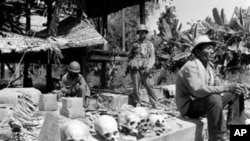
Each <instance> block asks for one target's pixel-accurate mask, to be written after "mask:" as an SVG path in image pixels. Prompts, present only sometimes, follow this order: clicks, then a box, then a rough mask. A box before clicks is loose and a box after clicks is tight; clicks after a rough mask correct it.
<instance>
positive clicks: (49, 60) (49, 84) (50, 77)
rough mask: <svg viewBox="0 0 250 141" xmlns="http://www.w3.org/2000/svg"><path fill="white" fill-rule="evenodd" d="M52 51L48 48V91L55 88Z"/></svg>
mask: <svg viewBox="0 0 250 141" xmlns="http://www.w3.org/2000/svg"><path fill="white" fill-rule="evenodd" d="M51 55H52V54H51V51H50V50H48V53H47V57H48V60H47V66H46V85H47V86H46V89H47V92H49V91H51V90H52V89H53V83H52V76H51V74H52V62H51Z"/></svg>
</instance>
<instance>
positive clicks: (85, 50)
mask: <svg viewBox="0 0 250 141" xmlns="http://www.w3.org/2000/svg"><path fill="white" fill-rule="evenodd" d="M87 59H88V48H83V50H82V55H81V71H82V74H83V77H84V78H85V79H86V77H87V65H88V61H87Z"/></svg>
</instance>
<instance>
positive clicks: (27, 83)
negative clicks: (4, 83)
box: [23, 62, 32, 87]
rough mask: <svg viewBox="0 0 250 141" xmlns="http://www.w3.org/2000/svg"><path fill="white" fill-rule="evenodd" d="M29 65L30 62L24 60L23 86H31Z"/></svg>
mask: <svg viewBox="0 0 250 141" xmlns="http://www.w3.org/2000/svg"><path fill="white" fill-rule="evenodd" d="M29 66H30V64H29V63H27V62H25V63H24V69H23V87H32V81H31V79H29Z"/></svg>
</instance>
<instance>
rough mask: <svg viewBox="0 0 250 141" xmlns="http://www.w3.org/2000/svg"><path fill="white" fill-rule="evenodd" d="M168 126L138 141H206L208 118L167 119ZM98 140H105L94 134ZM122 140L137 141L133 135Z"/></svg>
mask: <svg viewBox="0 0 250 141" xmlns="http://www.w3.org/2000/svg"><path fill="white" fill-rule="evenodd" d="M166 124H167V126H168V127H170V130H166V131H165V132H164V133H162V134H160V135H159V136H157V135H151V136H148V137H144V138H142V139H139V140H138V141H205V138H206V130H207V120H206V119H205V118H203V119H184V118H170V119H167V122H166ZM93 137H94V138H95V140H96V141H103V139H102V138H101V137H100V136H98V135H93ZM121 141H136V139H135V137H133V136H126V137H122V138H121Z"/></svg>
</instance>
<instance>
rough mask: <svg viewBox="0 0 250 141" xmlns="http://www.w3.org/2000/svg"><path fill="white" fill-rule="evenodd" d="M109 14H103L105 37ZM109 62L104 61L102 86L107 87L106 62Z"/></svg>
mask: <svg viewBox="0 0 250 141" xmlns="http://www.w3.org/2000/svg"><path fill="white" fill-rule="evenodd" d="M107 25H108V15H103V16H102V36H103V37H104V38H106V37H107V28H108V26H107ZM106 63H107V62H105V61H103V62H102V74H101V87H102V88H106V87H107V76H106V72H107V69H106V66H107V64H106Z"/></svg>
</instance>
